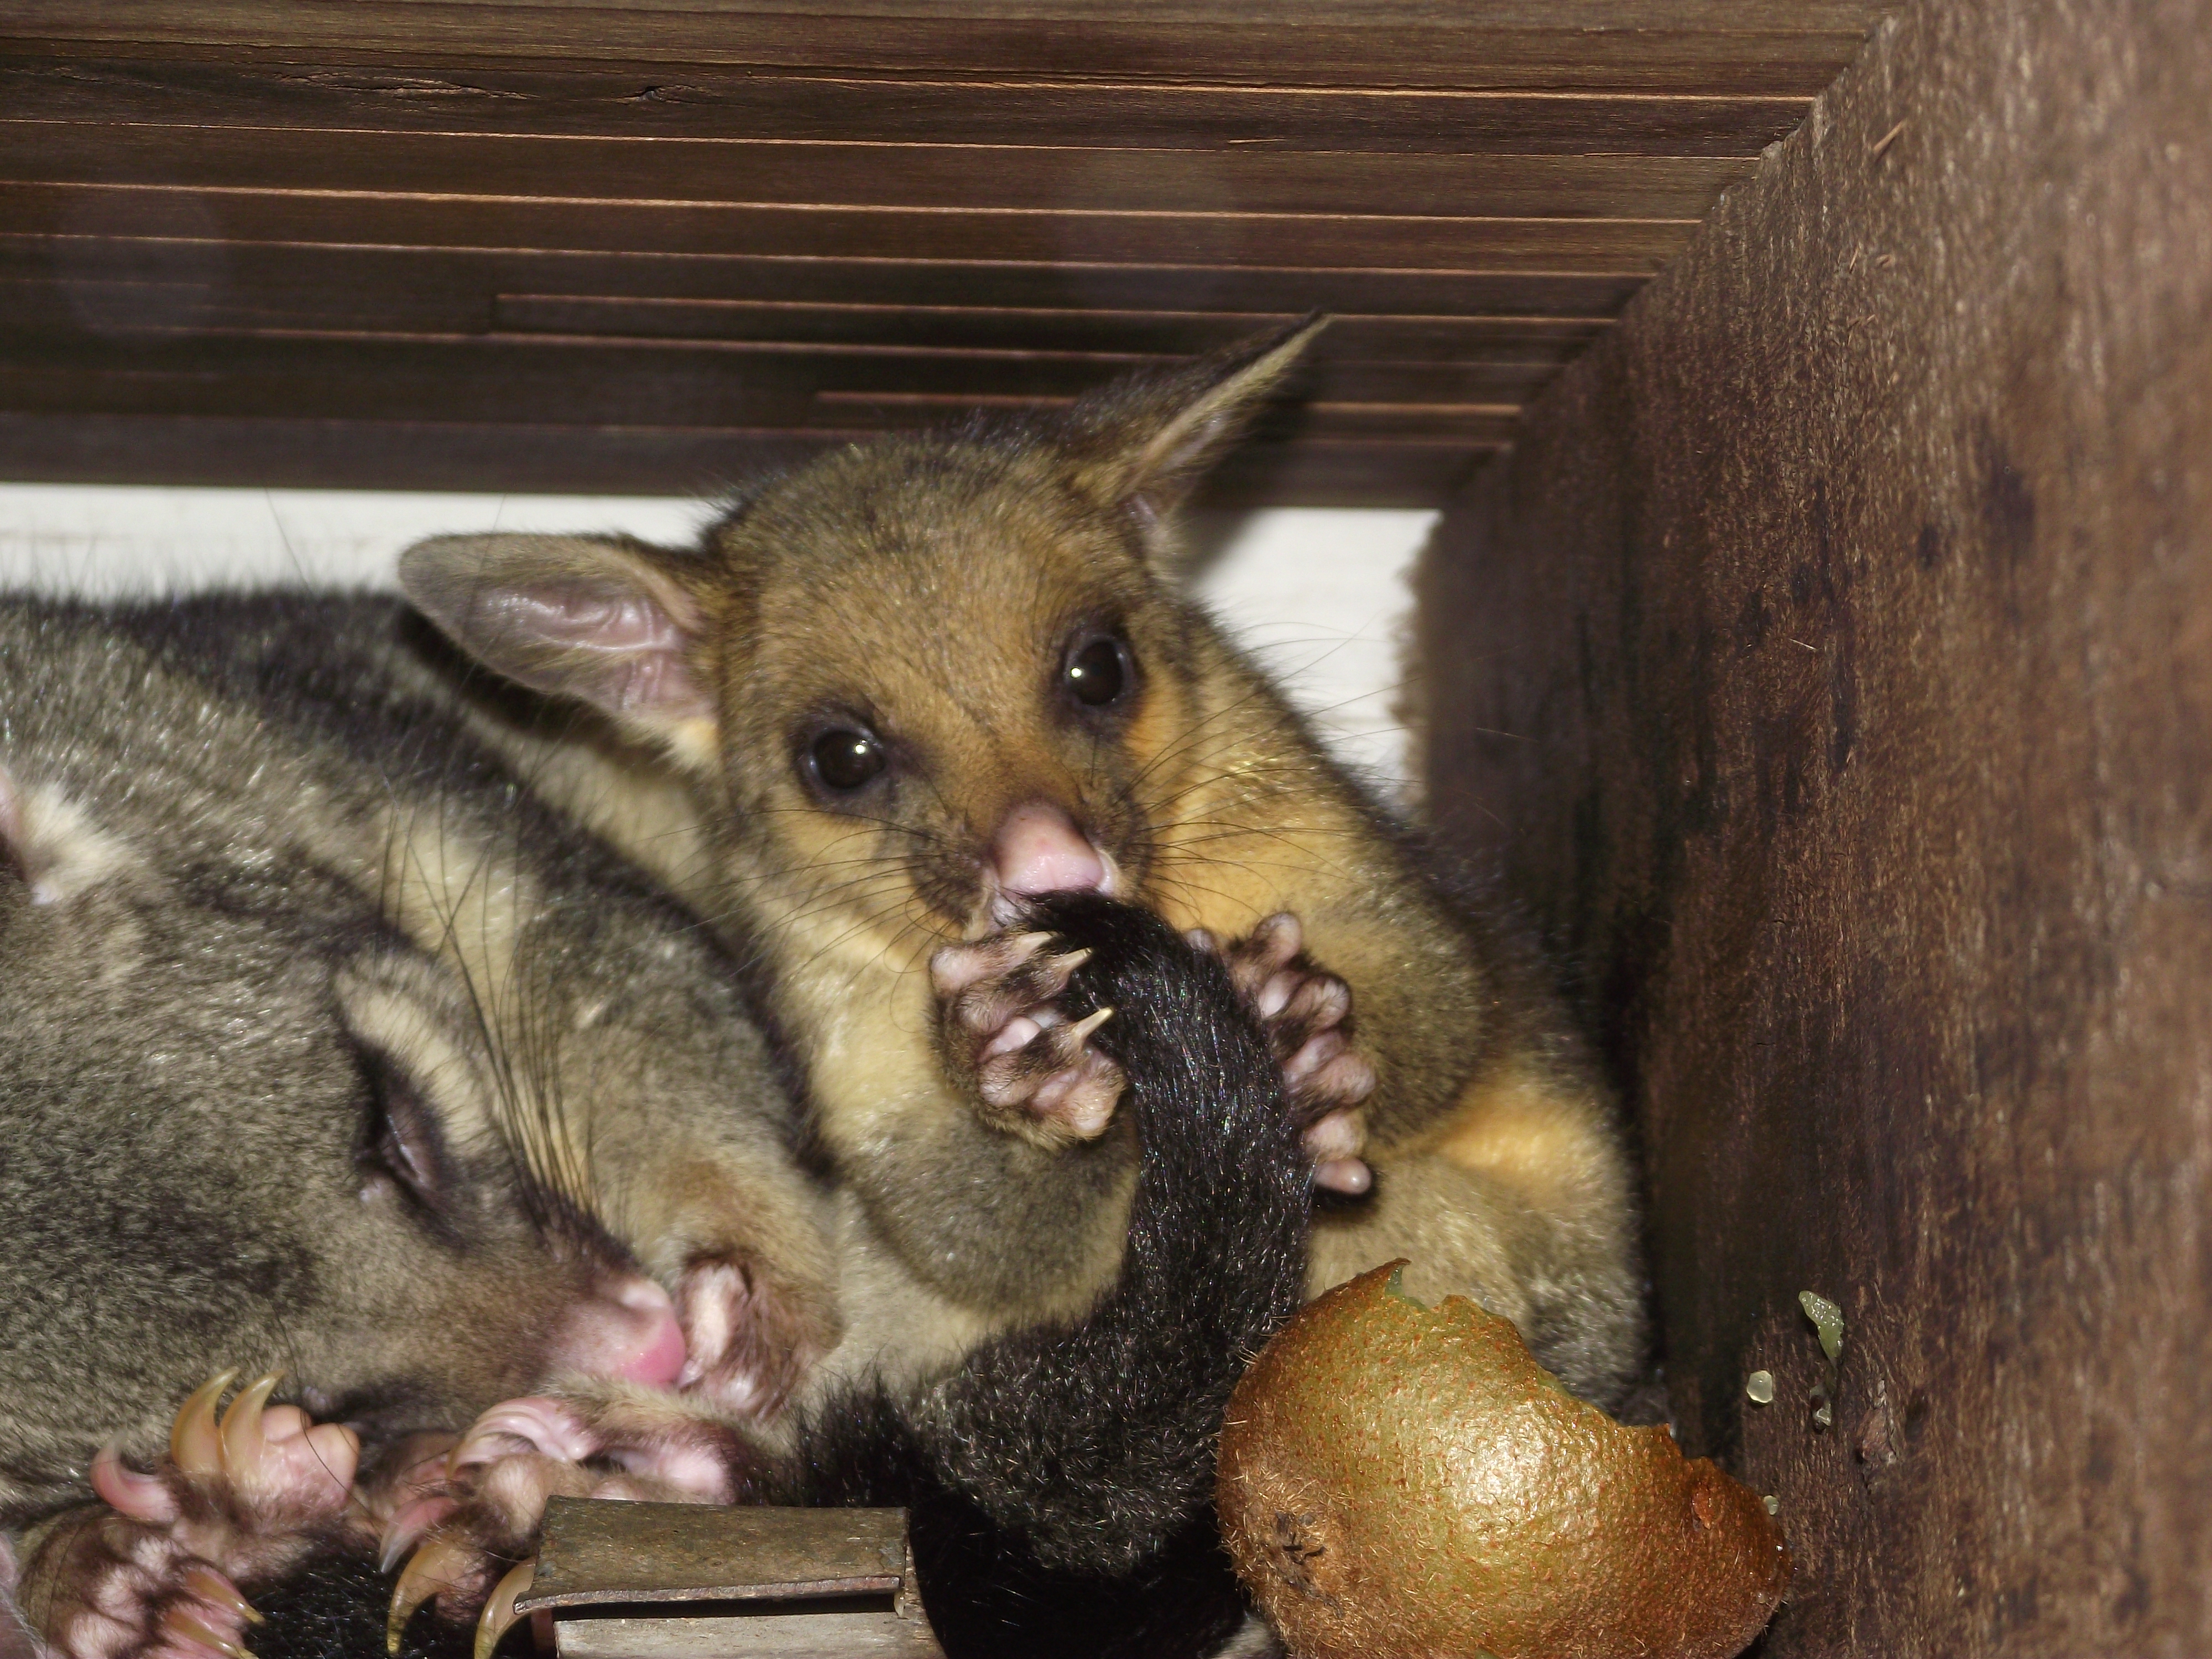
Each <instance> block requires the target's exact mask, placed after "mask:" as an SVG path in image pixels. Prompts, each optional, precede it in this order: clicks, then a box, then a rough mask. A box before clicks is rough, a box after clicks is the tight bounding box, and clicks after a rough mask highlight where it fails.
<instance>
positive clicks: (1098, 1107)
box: [929, 933, 1125, 1140]
mask: <svg viewBox="0 0 2212 1659" xmlns="http://www.w3.org/2000/svg"><path fill="white" fill-rule="evenodd" d="M1051 943H1052V935H1050V934H1048V933H1001V934H999V935H998V936H997V937H995V938H993V939H984V940H982V941H981V942H980V943H978V944H975V945H947V946H945V948H944V949H942V950H940V951H938V953H937V954H936V956H935V957H933V958H931V961H930V964H929V971H930V979H931V981H932V983H933V985H934V986H935V987H936V989H937V994H938V995H939V998H940V999H941V1000H942V1001H943V1004H944V1010H943V1012H944V1026H943V1029H944V1033H945V1045H946V1048H947V1049H948V1050H949V1051H950V1056H951V1060H952V1061H953V1063H954V1065H955V1066H956V1067H957V1068H958V1069H960V1070H963V1071H965V1072H967V1073H969V1074H970V1075H971V1076H972V1077H973V1079H974V1081H975V1092H976V1094H977V1096H978V1097H979V1098H980V1099H981V1102H982V1103H983V1104H984V1106H985V1107H986V1108H987V1109H989V1110H990V1111H991V1112H993V1113H994V1114H995V1115H1000V1116H1001V1117H1003V1118H1006V1119H1010V1120H1014V1121H1020V1120H1024V1119H1026V1120H1027V1121H1030V1123H1032V1124H1034V1125H1040V1126H1048V1127H1050V1128H1051V1129H1052V1130H1053V1132H1054V1133H1055V1134H1057V1135H1060V1136H1063V1137H1066V1138H1070V1139H1079V1140H1088V1139H1092V1138H1094V1137H1096V1136H1097V1135H1099V1134H1101V1133H1104V1131H1105V1128H1106V1126H1107V1125H1108V1124H1109V1123H1110V1122H1111V1121H1113V1117H1114V1109H1115V1106H1116V1105H1118V1104H1119V1103H1120V1101H1121V1091H1122V1087H1123V1084H1124V1081H1125V1079H1123V1077H1122V1075H1121V1067H1120V1066H1116V1065H1115V1063H1114V1062H1113V1061H1112V1060H1109V1059H1108V1058H1107V1057H1106V1056H1105V1055H1104V1054H1100V1053H1099V1052H1098V1051H1097V1049H1095V1048H1091V1045H1090V1042H1089V1038H1090V1036H1091V1033H1092V1032H1093V1031H1095V1030H1097V1029H1098V1027H1099V1026H1100V1025H1101V1024H1103V1023H1104V1022H1105V1021H1106V1020H1107V1019H1108V1018H1109V1017H1110V1016H1111V1014H1112V1012H1113V1011H1112V1010H1110V1009H1105V1008H1102V1009H1100V1010H1098V1011H1097V1012H1096V1013H1093V1014H1091V1016H1089V1017H1088V1018H1085V1019H1081V1020H1074V1021H1071V1020H1070V1019H1069V1018H1067V1016H1066V1014H1064V1013H1062V1012H1060V1009H1059V1008H1057V1007H1055V1006H1054V999H1055V998H1057V997H1058V996H1059V995H1060V993H1061V992H1063V991H1064V990H1066V988H1067V981H1068V976H1069V975H1071V974H1073V972H1074V971H1075V970H1076V969H1078V968H1079V967H1081V966H1082V965H1083V963H1085V961H1086V960H1087V959H1088V953H1087V952H1085V951H1067V952H1061V953H1054V952H1052V951H1048V949H1047V948H1046V947H1047V946H1048V945H1050V944H1051Z"/></svg>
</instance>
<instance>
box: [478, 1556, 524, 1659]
mask: <svg viewBox="0 0 2212 1659" xmlns="http://www.w3.org/2000/svg"><path fill="white" fill-rule="evenodd" d="M537 1572H538V1564H537V1563H536V1562H535V1561H525V1562H523V1563H521V1564H520V1565H518V1566H515V1567H513V1568H510V1569H509V1570H508V1571H507V1577H504V1578H502V1579H501V1580H500V1581H499V1583H497V1584H496V1585H495V1586H494V1587H493V1589H492V1593H491V1600H490V1601H487V1602H485V1603H484V1610H483V1618H481V1619H479V1620H477V1650H476V1659H491V1652H492V1650H493V1649H494V1648H495V1647H497V1646H498V1645H499V1638H501V1637H502V1636H504V1635H506V1634H507V1632H508V1631H509V1630H510V1629H512V1628H513V1625H514V1621H515V1619H516V1617H517V1615H516V1613H515V1611H514V1600H515V1597H517V1596H519V1595H521V1594H522V1592H523V1591H525V1590H526V1589H529V1588H530V1581H531V1580H532V1578H533V1577H536V1576H537Z"/></svg>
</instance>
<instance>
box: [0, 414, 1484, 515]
mask: <svg viewBox="0 0 2212 1659" xmlns="http://www.w3.org/2000/svg"><path fill="white" fill-rule="evenodd" d="M869 435H870V434H867V433H866V432H864V431H852V432H843V433H840V432H834V431H822V432H815V433H809V434H803V435H802V434H795V433H792V432H787V431H780V430H768V431H750V432H749V431H741V430H730V429H704V430H701V429H687V428H667V427H661V428H654V427H629V428H622V427H613V428H592V427H557V426H531V425H520V424H490V423H472V422H453V423H450V424H448V423H441V422H374V421H318V420H301V419H294V418H283V417H280V418H274V419H264V420H240V419H236V418H228V417H221V416H185V417H180V418H167V419H162V418H143V417H134V416H117V415H84V416H23V415H16V414H9V413H4V412H0V479H40V480H46V481H51V482H57V483H141V484H179V485H183V484H209V485H257V486H262V487H266V488H271V489H459V490H495V491H496V490H517V491H532V492H539V491H543V492H550V493H556V494H575V493H588V494H602V493H604V494H611V495H714V494H716V493H718V492H720V491H722V490H725V489H728V488H730V487H731V486H732V485H734V484H736V483H739V482H741V481H742V480H744V478H746V477H750V476H751V475H753V474H755V473H757V472H759V471H763V470H766V469H769V468H774V467H782V466H790V465H796V464H797V463H799V462H800V461H803V460H805V459H806V458H807V457H809V456H811V455H815V454H818V453H821V452H822V451H823V449H824V448H826V447H832V446H835V445H837V444H841V443H846V442H850V441H854V440H855V439H858V438H863V437H866V436H869ZM1491 453H1493V452H1492V450H1491V449H1490V448H1487V447H1481V446H1458V445H1431V444H1407V443H1334V444H1311V445H1273V446H1267V445H1255V446H1253V447H1249V448H1247V449H1245V450H1243V451H1240V452H1238V453H1236V454H1233V455H1231V457H1230V458H1229V459H1227V460H1226V461H1225V462H1224V463H1223V465H1222V466H1221V467H1220V469H1219V470H1218V471H1217V472H1216V473H1215V475H1214V476H1213V477H1212V478H1210V479H1209V480H1208V483H1207V484H1206V489H1205V491H1204V494H1203V495H1202V497H1201V498H1200V504H1201V505H1206V506H1219V507H1244V506H1252V505H1258V504H1261V503H1266V504H1271V505H1290V506H1312V507H1425V506H1428V505H1431V504H1432V503H1434V502H1436V501H1441V500H1443V499H1445V498H1446V497H1447V496H1449V495H1450V494H1451V493H1452V492H1453V491H1455V489H1458V488H1459V487H1460V486H1461V485H1462V484H1463V483H1465V482H1466V480H1467V478H1468V475H1469V474H1470V473H1471V472H1472V471H1473V470H1474V467H1476V466H1477V465H1480V463H1481V462H1482V461H1483V460H1484V459H1487V457H1488V456H1489V455H1490V454H1491Z"/></svg>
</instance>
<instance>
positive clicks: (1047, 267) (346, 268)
mask: <svg viewBox="0 0 2212 1659" xmlns="http://www.w3.org/2000/svg"><path fill="white" fill-rule="evenodd" d="M178 228H180V229H181V228H187V227H182V226H179V227H178ZM236 252H237V251H235V250H232V249H230V248H228V246H226V245H225V244H223V243H222V242H221V241H220V240H211V239H208V238H204V237H203V238H193V237H191V236H187V235H172V236H167V237H159V238H155V237H144V238H132V237H104V236H99V235H90V234H64V235H58V236H38V235H8V234H0V277H4V278H8V279H13V280H16V281H21V282H24V283H40V284H42V283H47V282H49V281H52V282H53V283H56V284H57V286H58V287H61V286H67V285H70V284H76V283H98V282H118V281H121V282H142V283H144V282H150V283H168V284H171V285H182V286H189V287H192V288H194V289H199V290H202V291H203V292H204V293H205V294H207V295H208V296H209V297H210V300H216V299H221V300H223V301H225V302H234V303H237V304H240V305H242V306H246V307H259V308H264V309H266V310H268V311H270V313H271V314H282V315H290V316H298V317H302V318H313V319H320V320H324V321H328V322H338V321H342V320H343V317H344V315H345V314H346V313H344V312H343V309H341V310H338V311H337V312H335V313H334V312H333V311H332V310H331V309H330V307H348V306H377V307H387V308H389V310H390V312H391V314H392V315H395V316H397V315H415V316H419V317H421V318H422V319H424V324H425V325H430V323H431V320H432V319H439V318H448V317H453V316H454V315H455V314H456V313H454V312H453V310H452V309H450V307H452V306H453V305H455V304H459V305H461V306H463V307H469V309H467V310H466V311H465V313H464V314H465V318H466V319H467V320H466V321H465V322H457V323H454V324H453V326H467V327H483V326H486V325H488V321H487V319H489V315H490V309H489V307H490V306H491V303H492V301H493V297H494V296H495V295H514V296H518V297H524V296H539V297H544V298H550V299H556V300H560V299H577V300H581V301H587V302H589V301H604V300H610V299H621V300H638V301H645V302H647V303H646V305H645V306H644V307H641V308H640V310H639V311H638V312H637V313H635V315H637V316H640V317H642V316H644V315H647V314H649V312H650V309H651V307H652V306H653V302H655V301H663V300H669V301H686V300H699V301H731V302H735V303H742V302H744V301H765V302H769V303H774V304H781V305H787V306H832V305H846V306H869V307H914V308H930V307H939V308H942V307H959V308H963V309H968V308H974V307H977V306H978V305H979V304H981V303H982V302H985V301H987V302H988V304H989V305H990V306H992V307H1004V308H1010V309H1014V310H1041V311H1052V312H1055V313H1059V314H1060V315H1063V316H1065V317H1066V319H1067V322H1068V325H1070V326H1080V325H1082V320H1083V319H1082V316H1081V313H1086V312H1100V313H1118V314H1120V315H1121V316H1122V317H1124V318H1125V319H1126V318H1127V316H1128V315H1129V314H1130V313H1145V312H1158V313H1170V314H1192V313H1219V314H1221V315H1225V316H1231V317H1233V316H1236V315H1238V314H1240V313H1241V314H1245V315H1251V316H1255V317H1261V318H1265V317H1270V316H1296V315H1298V314H1300V313H1304V312H1307V311H1311V310H1322V311H1330V312H1336V313H1351V314H1352V315H1355V316H1357V315H1360V314H1364V313H1371V314H1373V315H1376V316H1378V317H1380V316H1393V315H1397V316H1410V317H1418V318H1422V319H1448V318H1457V319H1467V320H1468V324H1469V325H1470V326H1475V327H1480V326H1481V325H1483V323H1484V319H1488V318H1498V317H1503V318H1516V319H1517V318H1525V317H1539V316H1553V317H1562V318H1567V319H1598V318H1610V317H1612V316H1613V313H1616V312H1617V311H1619V310H1620V307H1621V306H1622V305H1623V304H1624V303H1626V301H1627V299H1628V297H1629V296H1630V295H1632V294H1633V293H1635V291H1636V290H1637V289H1638V288H1640V287H1641V286H1642V285H1643V283H1644V276H1643V275H1642V274H1641V273H1637V274H1628V273H1622V272H1609V273H1608V272H1601V271H1588V272H1583V271H1556V270H1554V271H1530V272H1501V271H1487V270H1437V271H1425V270H1360V269H1357V268H1352V269H1338V270H1326V269H1322V268H1318V267H1314V266H1306V267H1303V268H1301V267H1297V266H1270V265H1248V264H1221V265H1192V264H1170V265H1129V264H1098V263H1096V262H1079V261H1073V260H1063V261H1057V262H1049V261H1041V260H1032V261H1027V262H1021V261H1006V260H997V261H990V260H957V259H955V260H934V261H932V260H914V259H821V258H805V257H803V256H799V255H770V254H688V253H687V254H649V253H637V252H622V253H607V254H601V253H565V252H550V251H546V250H542V249H532V248H522V249H514V248H421V247H362V246H347V245H337V246H315V245H312V244H306V245H303V244H298V243H275V244H264V245H261V246H256V247H255V248H254V249H253V250H252V257H251V258H250V260H246V261H243V262H241V261H240V258H237V257H235V256H236ZM415 307H428V308H422V309H414V308H415ZM679 309H680V307H679ZM702 314H712V313H702ZM1254 326H1255V327H1257V326H1261V325H1260V324H1257V323H1255V325H1254ZM1323 349H1328V350H1334V349H1335V348H1334V345H1333V344H1332V345H1330V346H1328V347H1326V348H1323Z"/></svg>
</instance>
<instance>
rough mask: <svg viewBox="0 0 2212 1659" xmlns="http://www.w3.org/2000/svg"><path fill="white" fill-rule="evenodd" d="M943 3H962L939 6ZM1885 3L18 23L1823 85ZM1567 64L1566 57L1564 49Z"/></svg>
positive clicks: (507, 12) (521, 13)
mask: <svg viewBox="0 0 2212 1659" xmlns="http://www.w3.org/2000/svg"><path fill="white" fill-rule="evenodd" d="M1883 9H1884V8H1883V7H1882V6H1881V5H1879V4H1875V3H1820V0H1802V3H1801V0H1735V3H1723V0H1622V3H1611V0H1522V3H1514V4H1501V3H1486V4H1482V5H1467V6H1461V7H1443V6H1437V5H1433V4H1425V3H1424V4H1408V5H1379V6H1378V5H1364V6H1363V5H1352V6H1337V5H1327V4H1320V3H1315V4H1307V5H1280V6H1275V7H1269V8H1264V9H1250V8H1239V9H1238V11H1237V15H1235V16H1234V17H1225V16H1224V15H1222V13H1221V11H1220V9H1219V8H1218V7H1206V8H1204V9H1200V8H1195V7H1194V8H1191V9H1188V10H1185V11H1183V12H1182V13H1181V14H1180V15H1178V14H1177V13H1176V12H1174V11H1170V10H1164V9H1152V8H1147V7H1138V6H1131V7H1128V8H1127V9H1121V10H1120V11H1118V12H1116V11H1115V10H1113V9H1106V8H1100V7H1091V6H1069V7H1064V8H1058V9H1054V8H1047V7H1040V6H1027V5H1024V6H1022V7H1019V8H1010V9H1006V10H1005V11H1002V12H998V13H996V14H995V15H993V14H992V13H991V11H990V9H987V8H985V7H982V6H978V5H974V4H963V6H962V7H961V8H960V10H959V12H958V13H957V14H953V15H915V10H916V9H915V8H911V7H908V6H903V5H902V6H897V7H880V8H879V7H872V6H854V5H847V6H843V7H841V8H839V9H838V11H837V12H836V13H833V14H829V15H823V14H822V13H818V12H803V11H799V9H796V8H793V7H775V8H768V7H761V8H752V7H743V6H738V5H729V4H720V5H715V4H707V3H692V4H687V5H671V6H655V5H623V4H605V3H601V4H559V3H550V4H549V3H539V4H535V5H512V4H483V3H478V4H470V3H446V4H440V3H428V0H420V3H398V4H395V3H391V0H138V3H136V4H133V5H131V6H129V7H128V8H115V9H110V8H106V7H94V6H88V5H85V4H82V3H81V0H12V3H11V4H10V5H9V10H8V15H7V19H6V21H5V23H4V25H0V27H5V28H6V29H7V31H8V34H9V37H12V38H14V39H16V40H24V41H26V42H31V41H42V40H72V41H85V42H98V43H102V44H109V45H113V44H118V43H128V44H138V43H149V44H172V45H179V46H214V47H236V46H256V47H261V48H264V49H268V50H273V51H278V52H304V53H306V54H308V56H309V57H310V58H311V59H319V60H322V61H326V62H344V61H346V60H347V59H348V58H357V57H369V56H372V55H379V56H381V55H388V54H393V53H400V54H408V53H412V54H416V55H436V54H447V55H452V54H474V55H481V56H488V57H494V58H522V59H566V58H582V59H586V60H603V59H605V58H632V59H639V60H647V61H655V62H669V63H677V64H748V65H750V64H758V65H763V66H776V67H801V66H814V65H823V66H828V67H834V68H839V69H869V70H889V71H896V72H905V73H915V72H929V71H953V72H961V71H964V72H969V73H999V74H1006V73H1019V74H1031V75H1049V76H1076V77H1098V76H1137V77H1139V78H1142V79H1146V80H1184V81H1192V82H1205V81H1221V82H1291V83H1301V82H1303V83H1306V84H1323V85H1325V84H1331V83H1334V84H1352V85H1359V84H1368V85H1383V86H1403V87H1472V88H1503V87H1534V88H1554V87H1557V86H1559V85H1560V84H1561V83H1562V82H1571V83H1572V84H1576V85H1580V86H1583V87H1605V86H1611V87H1627V88H1637V89H1638V90H1657V91H1664V92H1674V91H1684V90H1695V91H1710V90H1712V89H1714V88H1725V89H1726V90H1729V91H1731V92H1739V93H1785V94H1798V95H1801V96H1802V95H1809V94H1813V93H1814V92H1817V91H1819V90H1820V87H1821V86H1822V85H1824V84H1825V83H1826V81H1827V79H1828V77H1829V76H1832V74H1833V73H1834V72H1835V68H1836V65H1837V64H1839V63H1841V62H1843V61H1844V60H1846V59H1848V58H1850V55H1851V53H1852V52H1854V51H1855V50H1857V46H1858V43H1859V41H1860V40H1861V39H1862V38H1863V35H1864V33H1865V32H1866V30H1867V28H1868V27H1869V26H1870V25H1871V24H1872V23H1873V21H1875V18H1876V17H1877V16H1878V15H1880V14H1881V11H1882V10H1883ZM948 10H949V9H948ZM1570 66H1571V67H1570Z"/></svg>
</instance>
